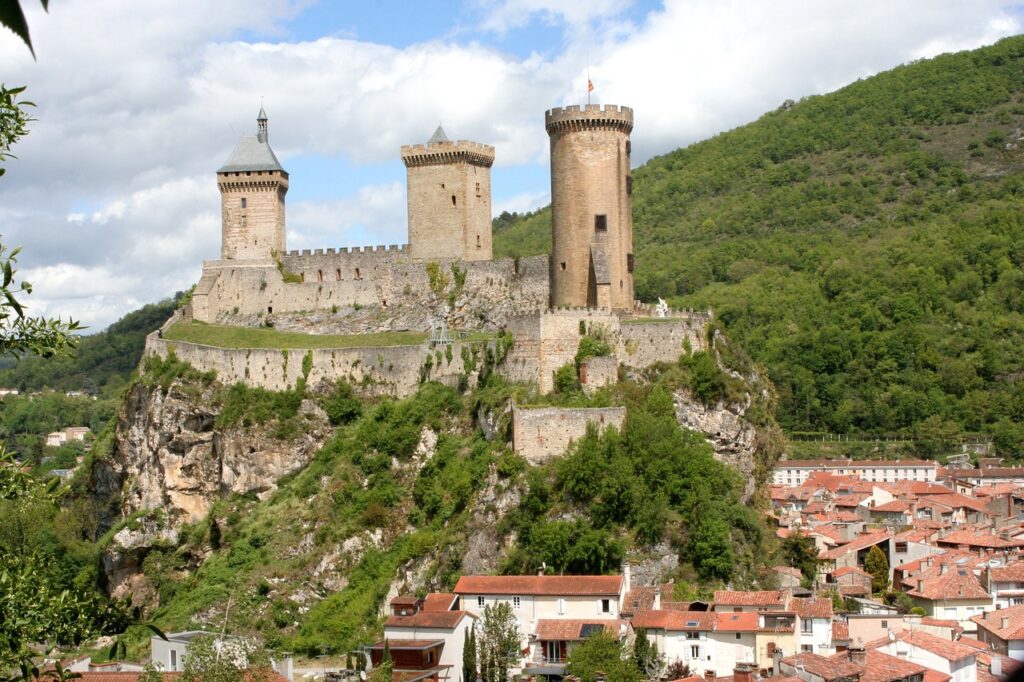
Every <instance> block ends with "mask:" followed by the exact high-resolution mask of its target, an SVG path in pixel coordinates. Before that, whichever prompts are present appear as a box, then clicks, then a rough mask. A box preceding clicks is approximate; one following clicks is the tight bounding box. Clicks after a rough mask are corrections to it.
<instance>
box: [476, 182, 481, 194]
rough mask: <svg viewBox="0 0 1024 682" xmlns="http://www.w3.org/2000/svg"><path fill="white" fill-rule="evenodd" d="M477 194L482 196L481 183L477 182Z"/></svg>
mask: <svg viewBox="0 0 1024 682" xmlns="http://www.w3.org/2000/svg"><path fill="white" fill-rule="evenodd" d="M476 195H477V196H480V183H479V182H478V183H476Z"/></svg>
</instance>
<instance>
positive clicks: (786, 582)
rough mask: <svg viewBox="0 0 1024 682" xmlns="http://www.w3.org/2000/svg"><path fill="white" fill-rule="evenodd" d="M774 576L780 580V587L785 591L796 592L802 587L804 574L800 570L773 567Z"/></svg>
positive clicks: (789, 567)
mask: <svg viewBox="0 0 1024 682" xmlns="http://www.w3.org/2000/svg"><path fill="white" fill-rule="evenodd" d="M772 574H773V575H774V576H775V578H776V580H778V582H779V587H780V588H781V589H783V590H794V589H799V588H800V587H802V583H803V579H804V574H803V573H801V572H800V569H799V568H793V567H792V566H772Z"/></svg>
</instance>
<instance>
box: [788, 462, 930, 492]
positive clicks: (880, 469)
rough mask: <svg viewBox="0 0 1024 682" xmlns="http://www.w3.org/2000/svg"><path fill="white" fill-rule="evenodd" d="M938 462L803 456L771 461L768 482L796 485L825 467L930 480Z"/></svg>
mask: <svg viewBox="0 0 1024 682" xmlns="http://www.w3.org/2000/svg"><path fill="white" fill-rule="evenodd" d="M938 469H939V465H938V464H937V463H936V462H931V461H928V460H923V459H905V460H899V459H895V460H853V459H806V460H785V461H781V462H779V463H778V464H776V465H775V471H774V472H773V473H772V483H774V484H776V485H787V486H799V485H803V484H804V482H805V481H806V480H807V478H808V477H809V476H810V475H811V474H812V473H813V472H815V471H827V472H828V473H830V474H837V475H840V476H856V477H857V478H860V479H862V480H865V481H872V482H876V483H895V482H897V481H928V482H934V481H935V479H936V476H937V474H938Z"/></svg>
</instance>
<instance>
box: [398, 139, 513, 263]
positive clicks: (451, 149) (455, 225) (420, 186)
mask: <svg viewBox="0 0 1024 682" xmlns="http://www.w3.org/2000/svg"><path fill="white" fill-rule="evenodd" d="M402 161H403V162H404V163H405V166H406V169H407V170H406V177H407V185H408V192H409V255H410V257H411V258H412V259H414V260H450V259H457V260H491V258H492V249H491V165H492V164H493V163H494V147H492V146H490V145H486V144H479V143H477V142H468V141H466V140H459V141H458V142H452V141H451V140H449V139H448V137H447V136H446V135H445V134H444V130H442V129H441V126H438V127H437V131H436V132H435V133H434V135H433V137H431V138H430V141H429V142H427V144H425V145H422V144H419V145H405V146H403V147H402Z"/></svg>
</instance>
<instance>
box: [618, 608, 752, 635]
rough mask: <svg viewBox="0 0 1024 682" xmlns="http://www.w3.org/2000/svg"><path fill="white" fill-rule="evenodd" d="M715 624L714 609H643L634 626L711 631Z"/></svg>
mask: <svg viewBox="0 0 1024 682" xmlns="http://www.w3.org/2000/svg"><path fill="white" fill-rule="evenodd" d="M753 615H757V614H753ZM714 626H715V614H714V612H713V611H641V612H640V613H637V614H636V615H635V616H633V627H634V628H646V629H648V630H693V631H703V632H710V631H711V630H713V629H714Z"/></svg>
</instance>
